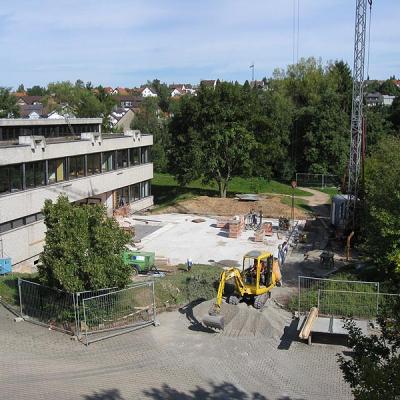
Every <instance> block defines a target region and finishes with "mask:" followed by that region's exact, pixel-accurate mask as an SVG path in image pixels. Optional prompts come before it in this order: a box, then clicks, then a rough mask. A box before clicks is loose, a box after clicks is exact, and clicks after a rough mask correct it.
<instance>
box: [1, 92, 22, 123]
mask: <svg viewBox="0 0 400 400" xmlns="http://www.w3.org/2000/svg"><path fill="white" fill-rule="evenodd" d="M10 90H11V89H10V88H5V87H0V118H17V117H19V107H18V104H17V98H16V97H15V96H13V95H12V94H10Z"/></svg>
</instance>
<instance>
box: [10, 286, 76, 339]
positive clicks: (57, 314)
mask: <svg viewBox="0 0 400 400" xmlns="http://www.w3.org/2000/svg"><path fill="white" fill-rule="evenodd" d="M18 291H19V301H20V312H21V316H22V317H23V318H24V319H25V320H26V321H29V322H33V323H37V324H40V325H45V326H48V327H49V328H51V329H54V330H58V331H61V332H65V333H68V334H72V335H73V334H75V333H76V324H75V298H74V295H73V294H72V293H66V292H63V291H61V290H57V289H52V288H49V287H47V286H43V285H39V284H38V283H34V282H30V281H26V280H24V279H18Z"/></svg>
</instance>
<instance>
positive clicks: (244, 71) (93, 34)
mask: <svg viewBox="0 0 400 400" xmlns="http://www.w3.org/2000/svg"><path fill="white" fill-rule="evenodd" d="M297 1H299V9H300V12H299V41H298V42H299V47H298V54H299V58H301V57H310V56H314V57H316V58H321V59H322V61H323V62H327V61H329V60H336V59H341V60H344V61H346V62H348V63H349V65H350V66H352V64H353V41H354V16H355V2H356V0H56V1H54V0H19V1H11V0H1V1H0V3H1V4H0V5H1V6H0V86H6V87H14V89H15V88H16V87H17V86H18V85H19V84H20V83H24V85H25V87H30V86H32V85H36V84H39V85H47V83H49V82H55V81H62V80H70V81H72V82H74V81H76V80H77V79H81V80H83V81H85V82H87V81H91V82H92V84H93V85H98V84H101V85H103V86H112V87H117V86H122V87H134V86H137V85H140V84H142V83H145V82H146V81H147V80H152V79H155V78H158V79H160V80H161V81H163V82H167V83H197V82H199V81H200V80H201V79H218V78H219V79H222V80H227V81H235V80H238V81H239V82H244V81H245V80H246V79H251V70H250V68H249V66H250V65H251V64H252V63H253V62H254V65H255V67H254V69H255V71H254V73H255V78H256V79H262V78H263V77H264V76H266V77H268V76H270V75H271V74H272V72H273V70H274V69H275V68H283V69H285V68H286V66H287V65H288V64H291V63H292V62H293V15H294V3H295V2H297ZM295 8H296V9H297V6H295ZM399 15H400V1H399V0H377V1H375V0H374V2H373V8H372V24H371V42H370V49H371V50H370V62H369V71H368V72H369V76H370V77H371V78H374V79H385V78H388V77H389V76H391V75H396V76H400V46H399V43H400V23H399ZM295 20H297V17H296V18H295ZM295 31H296V32H297V28H296V29H295ZM296 58H297V50H296V51H295V59H296Z"/></svg>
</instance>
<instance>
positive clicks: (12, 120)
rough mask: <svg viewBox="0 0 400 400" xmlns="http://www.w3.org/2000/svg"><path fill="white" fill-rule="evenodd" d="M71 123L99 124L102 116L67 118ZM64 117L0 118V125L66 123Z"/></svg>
mask: <svg viewBox="0 0 400 400" xmlns="http://www.w3.org/2000/svg"><path fill="white" fill-rule="evenodd" d="M68 122H69V123H70V124H71V125H77V124H101V123H102V122H103V120H102V118H68ZM68 122H67V120H66V119H65V118H54V119H52V118H39V119H30V118H0V126H41V125H68Z"/></svg>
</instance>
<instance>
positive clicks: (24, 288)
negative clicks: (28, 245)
mask: <svg viewBox="0 0 400 400" xmlns="http://www.w3.org/2000/svg"><path fill="white" fill-rule="evenodd" d="M18 292H19V303H20V314H21V317H22V318H24V320H25V321H28V322H31V323H34V324H38V325H42V326H46V327H48V328H49V329H52V330H57V331H60V332H63V333H67V334H70V335H73V336H76V337H77V338H78V339H79V340H81V341H82V342H83V343H85V344H89V343H92V342H94V341H98V340H102V339H105V338H108V337H111V336H115V335H118V334H121V333H125V332H127V331H131V330H135V329H139V328H141V327H144V326H147V325H151V324H153V325H155V324H156V306H155V293H154V281H145V282H142V283H138V284H133V285H131V286H129V287H127V288H125V289H122V290H118V289H117V288H105V289H99V290H95V291H83V292H77V293H68V292H64V291H61V290H57V289H52V288H49V287H46V286H43V285H40V284H38V283H35V282H30V281H26V280H24V279H18Z"/></svg>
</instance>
